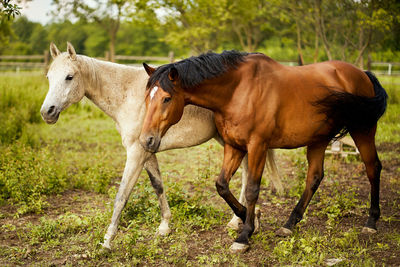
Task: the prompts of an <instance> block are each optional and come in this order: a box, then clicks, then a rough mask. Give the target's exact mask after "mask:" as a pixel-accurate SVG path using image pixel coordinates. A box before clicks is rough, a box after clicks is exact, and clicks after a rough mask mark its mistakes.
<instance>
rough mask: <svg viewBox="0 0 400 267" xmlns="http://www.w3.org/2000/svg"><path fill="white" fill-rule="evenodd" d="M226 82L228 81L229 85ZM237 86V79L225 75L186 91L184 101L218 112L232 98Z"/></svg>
mask: <svg viewBox="0 0 400 267" xmlns="http://www.w3.org/2000/svg"><path fill="white" fill-rule="evenodd" d="M226 81H230V82H229V84H226ZM237 84H238V80H237V78H234V77H230V76H229V75H227V74H225V75H222V76H220V77H217V78H214V79H212V80H208V81H205V82H203V83H201V84H200V85H199V86H197V89H195V90H187V91H186V92H185V100H186V102H187V103H188V104H193V105H196V106H200V107H203V108H206V109H210V110H212V111H214V112H219V111H220V110H221V108H223V106H225V104H227V103H228V102H229V101H230V99H231V98H232V95H233V91H234V90H235V89H236V86H237Z"/></svg>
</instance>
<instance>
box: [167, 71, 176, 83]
mask: <svg viewBox="0 0 400 267" xmlns="http://www.w3.org/2000/svg"><path fill="white" fill-rule="evenodd" d="M168 78H169V80H170V81H171V82H174V81H176V79H178V70H177V69H176V68H175V67H172V68H171V69H170V70H169V73H168Z"/></svg>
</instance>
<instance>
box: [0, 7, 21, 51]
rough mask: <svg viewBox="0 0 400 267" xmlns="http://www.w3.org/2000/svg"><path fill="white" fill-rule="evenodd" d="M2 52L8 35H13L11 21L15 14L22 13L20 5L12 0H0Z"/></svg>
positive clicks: (0, 41) (0, 42)
mask: <svg viewBox="0 0 400 267" xmlns="http://www.w3.org/2000/svg"><path fill="white" fill-rule="evenodd" d="M0 3H1V5H0V52H1V50H3V49H2V48H4V46H5V45H6V44H7V43H8V37H9V36H10V35H12V31H11V28H10V24H11V21H12V20H13V19H14V18H15V16H17V15H20V14H21V13H20V11H19V10H20V9H21V8H20V7H19V6H18V5H17V4H12V3H11V0H0Z"/></svg>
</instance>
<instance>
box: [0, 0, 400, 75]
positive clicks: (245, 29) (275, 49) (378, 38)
mask: <svg viewBox="0 0 400 267" xmlns="http://www.w3.org/2000/svg"><path fill="white" fill-rule="evenodd" d="M53 3H54V5H55V7H57V10H63V12H61V13H59V12H58V13H57V14H53V18H54V19H53V21H52V22H51V23H49V24H48V25H41V24H39V23H34V22H30V21H28V20H27V19H26V18H24V17H19V18H17V19H16V20H14V21H13V22H12V23H11V22H8V24H7V25H8V26H7V27H8V28H7V27H4V28H5V29H6V30H3V34H2V35H1V38H0V53H3V54H18V53H19V54H35V53H39V54H40V53H43V50H46V49H47V47H48V44H49V42H50V41H55V42H56V43H57V44H59V45H60V46H61V48H63V45H64V44H65V42H66V41H70V42H72V43H73V44H74V46H75V48H76V49H77V51H79V52H80V53H84V54H87V55H90V56H104V52H105V51H109V54H110V59H111V60H112V59H113V55H114V54H115V53H117V54H136V55H166V54H167V53H168V51H169V50H173V51H174V52H175V54H176V55H178V56H182V57H185V56H189V55H192V54H199V53H202V52H205V51H208V50H216V51H221V50H224V49H237V50H243V51H248V52H254V51H259V52H264V53H266V54H268V55H270V56H271V57H274V58H278V59H281V60H285V59H291V60H295V59H297V56H298V55H299V56H300V57H301V58H303V59H304V61H305V63H311V62H316V61H322V60H330V59H339V60H345V61H348V62H351V63H354V64H357V65H359V66H360V67H362V66H363V65H365V61H366V59H367V58H368V57H371V58H372V59H373V60H386V61H400V55H399V54H398V51H399V50H400V3H399V2H398V1H396V0H337V1H328V0H286V1H284V0H158V1H155V0H151V1H149V0H102V1H88V2H86V1H77V0H67V1H59V0H53ZM88 3H90V4H88ZM3 13H4V12H3ZM4 25H5V24H4ZM2 27H3V24H2ZM1 39H3V41H1ZM4 40H5V41H4ZM7 42H8V44H7Z"/></svg>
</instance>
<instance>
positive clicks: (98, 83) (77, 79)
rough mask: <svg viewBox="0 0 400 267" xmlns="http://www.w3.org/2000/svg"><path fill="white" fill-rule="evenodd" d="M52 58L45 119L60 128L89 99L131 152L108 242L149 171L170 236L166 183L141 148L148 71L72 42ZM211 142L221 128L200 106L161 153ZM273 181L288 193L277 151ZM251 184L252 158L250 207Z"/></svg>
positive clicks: (188, 111)
mask: <svg viewBox="0 0 400 267" xmlns="http://www.w3.org/2000/svg"><path fill="white" fill-rule="evenodd" d="M50 54H51V56H52V57H53V62H52V64H51V65H50V68H49V70H48V73H47V78H48V80H49V91H48V93H47V95H46V98H45V100H44V102H43V105H42V107H41V110H40V112H41V115H42V118H43V120H44V121H46V122H47V123H49V124H53V123H56V122H57V120H58V117H59V115H60V112H61V111H63V110H64V109H66V108H67V107H68V106H70V105H71V104H73V103H77V102H79V101H80V100H81V99H82V98H83V97H84V96H86V97H87V98H89V99H90V100H91V101H93V103H94V104H96V105H97V106H98V107H99V108H100V109H101V110H103V111H104V112H105V113H106V114H107V115H108V116H110V117H111V118H112V119H113V120H114V121H115V123H116V126H117V130H118V132H119V133H120V135H121V137H122V144H123V146H124V147H125V149H126V151H127V159H126V164H125V169H124V173H123V176H122V181H121V184H120V187H119V189H118V193H117V196H116V198H115V202H114V211H113V215H112V218H111V224H110V225H109V227H108V229H107V233H106V234H105V236H104V242H103V243H102V245H103V247H104V248H108V249H110V248H111V244H110V243H111V241H112V240H113V238H114V237H115V235H116V232H117V227H118V223H119V219H120V216H121V212H122V209H123V208H124V206H125V204H126V202H127V201H128V198H129V195H130V194H131V191H132V189H133V187H134V185H135V184H136V182H137V180H138V177H139V174H140V172H141V170H142V168H143V167H144V168H145V169H146V171H147V173H148V175H149V178H150V181H151V184H152V186H153V188H154V190H155V192H156V194H157V197H158V201H159V204H160V209H161V224H160V226H159V227H158V231H157V232H158V234H160V235H166V234H168V233H169V232H170V228H169V225H168V223H169V220H170V218H171V211H170V208H169V206H168V202H167V199H166V196H165V192H164V188H163V183H162V180H161V176H160V171H159V168H158V162H157V158H156V155H155V154H151V153H148V152H146V151H145V150H144V149H143V148H142V146H141V145H140V144H139V135H140V130H141V128H142V124H143V119H144V115H145V109H146V106H145V102H144V95H145V89H146V83H147V79H148V75H147V73H146V71H145V70H144V68H136V67H128V66H125V65H121V64H115V63H111V62H106V61H101V60H96V59H94V58H90V57H86V56H83V55H77V54H76V52H75V49H74V47H73V46H72V45H71V44H70V43H67V52H64V53H61V52H60V51H59V50H58V48H57V47H56V46H55V45H54V43H51V45H50ZM211 138H215V139H216V140H217V141H218V142H219V143H221V142H222V141H221V138H220V137H219V135H218V132H217V130H216V128H215V124H214V117H213V113H212V112H210V111H208V110H206V109H202V108H199V107H195V106H188V107H187V108H185V112H184V116H183V118H182V120H181V121H180V122H179V123H178V124H176V125H175V126H173V127H171V129H170V130H169V131H168V133H167V134H166V135H165V137H164V138H163V139H162V142H161V146H160V149H159V151H163V150H168V149H173V148H185V147H191V146H196V145H199V144H202V143H204V142H206V141H208V140H210V139H211ZM267 157H268V162H269V165H270V171H271V180H272V182H273V185H274V187H275V188H276V190H277V191H278V192H281V191H282V190H283V188H282V184H281V182H280V179H279V176H278V175H277V170H276V165H275V162H274V154H273V150H270V151H269V153H268V156H267ZM246 179H247V157H246V158H245V159H244V163H243V175H242V189H241V193H240V202H241V203H243V204H245V197H244V192H245V188H244V187H243V186H244V185H245V184H246V183H245V182H244V181H245V180H246ZM240 222H241V220H240V219H239V218H238V217H236V216H234V217H233V218H232V220H231V221H230V222H229V223H228V227H230V228H234V229H238V225H239V223H240Z"/></svg>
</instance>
